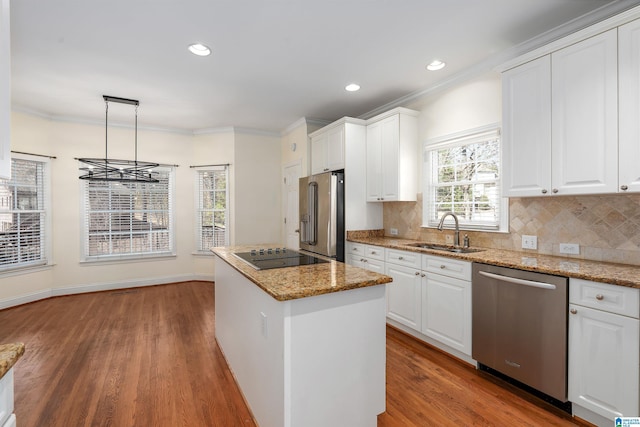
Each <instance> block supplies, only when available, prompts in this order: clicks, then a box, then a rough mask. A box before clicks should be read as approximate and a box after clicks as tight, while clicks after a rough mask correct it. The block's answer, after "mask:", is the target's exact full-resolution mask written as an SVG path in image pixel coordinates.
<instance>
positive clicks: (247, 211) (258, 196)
mask: <svg viewBox="0 0 640 427" xmlns="http://www.w3.org/2000/svg"><path fill="white" fill-rule="evenodd" d="M280 155H281V154H280V137H279V136H270V135H260V134H251V133H236V136H235V157H234V160H233V167H232V173H233V174H234V183H235V191H234V193H233V194H234V196H235V198H234V201H233V206H234V209H235V214H234V217H235V220H236V225H235V232H234V234H235V244H237V245H243V244H254V243H281V240H282V216H281V212H282V191H281V190H282V186H281V185H280V183H281V176H282V170H281V164H280Z"/></svg>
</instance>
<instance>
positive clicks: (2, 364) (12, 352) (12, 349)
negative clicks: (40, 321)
mask: <svg viewBox="0 0 640 427" xmlns="http://www.w3.org/2000/svg"><path fill="white" fill-rule="evenodd" d="M23 354H24V344H23V343H21V342H18V343H12V344H0V378H2V377H4V374H6V373H7V372H9V369H11V368H13V365H15V363H16V362H17V361H18V359H20V357H22V355H23Z"/></svg>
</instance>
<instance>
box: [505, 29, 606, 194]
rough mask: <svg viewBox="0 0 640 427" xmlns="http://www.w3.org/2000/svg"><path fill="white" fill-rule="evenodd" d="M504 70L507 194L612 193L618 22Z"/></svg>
mask: <svg viewBox="0 0 640 427" xmlns="http://www.w3.org/2000/svg"><path fill="white" fill-rule="evenodd" d="M502 77H503V162H502V166H503V180H504V181H503V188H504V192H505V196H508V197H527V196H543V195H553V194H558V195H569V194H599V193H612V192H616V191H617V186H618V140H617V135H618V111H617V105H618V92H617V91H618V79H617V31H616V29H613V30H609V31H606V32H604V33H601V34H598V35H596V36H593V37H590V38H588V39H586V40H583V41H580V42H578V43H575V44H572V45H570V46H568V47H566V48H563V49H559V50H557V51H555V52H553V53H551V54H549V55H544V56H542V57H540V58H537V59H534V60H532V61H530V62H527V63H525V64H523V65H520V66H517V67H515V68H512V69H509V70H507V71H505V72H504V73H503V75H502Z"/></svg>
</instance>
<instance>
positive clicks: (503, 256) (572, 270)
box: [348, 233, 640, 288]
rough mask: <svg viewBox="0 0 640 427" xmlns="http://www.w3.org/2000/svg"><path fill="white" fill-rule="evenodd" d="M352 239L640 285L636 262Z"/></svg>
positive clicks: (387, 240) (409, 249) (350, 237)
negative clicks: (451, 249) (452, 249)
mask: <svg viewBox="0 0 640 427" xmlns="http://www.w3.org/2000/svg"><path fill="white" fill-rule="evenodd" d="M363 234H364V233H363ZM348 240H349V241H350V242H356V243H364V244H368V245H375V246H382V247H385V248H392V249H400V250H404V251H411V252H420V253H425V254H431V255H438V256H443V257H449V258H456V259H462V260H466V261H473V262H481V263H485V264H492V265H497V266H501V267H511V268H518V269H521V270H529V271H536V272H539V273H548V274H555V275H558V276H566V277H573V278H578V279H585V280H592V281H594V282H604V283H611V284H614V285H619V286H628V287H632V288H640V267H638V266H634V265H624V264H612V263H606V262H599V261H588V260H581V259H575V258H563V257H556V256H550V255H538V254H536V253H534V252H532V253H528V252H516V251H505V250H499V249H485V248H478V249H482V251H480V252H473V253H467V254H458V253H451V252H446V251H438V250H433V249H421V248H416V247H412V246H409V245H411V244H414V243H418V241H416V240H408V239H394V238H390V237H375V236H373V237H371V236H366V234H364V235H356V236H354V235H350V236H349V237H348ZM423 243H424V242H423Z"/></svg>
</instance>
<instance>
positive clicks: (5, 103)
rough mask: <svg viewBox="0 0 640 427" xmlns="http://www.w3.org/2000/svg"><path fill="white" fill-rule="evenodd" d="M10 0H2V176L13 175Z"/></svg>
mask: <svg viewBox="0 0 640 427" xmlns="http://www.w3.org/2000/svg"><path fill="white" fill-rule="evenodd" d="M9 26H10V25H9V0H0V178H9V177H10V176H11V40H10V32H9Z"/></svg>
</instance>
